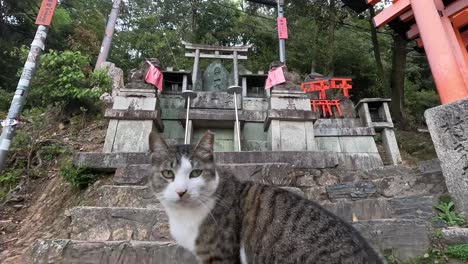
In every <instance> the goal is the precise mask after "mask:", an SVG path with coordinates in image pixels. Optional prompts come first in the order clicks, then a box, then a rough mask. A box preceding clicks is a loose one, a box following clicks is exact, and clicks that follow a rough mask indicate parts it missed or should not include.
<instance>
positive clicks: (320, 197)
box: [301, 186, 328, 202]
mask: <svg viewBox="0 0 468 264" xmlns="http://www.w3.org/2000/svg"><path fill="white" fill-rule="evenodd" d="M301 189H302V190H303V191H304V194H305V196H306V197H307V199H309V200H312V201H315V202H321V201H325V200H327V199H328V197H327V191H326V190H325V187H323V186H318V187H306V188H301Z"/></svg>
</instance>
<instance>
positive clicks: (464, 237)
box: [441, 227, 468, 245]
mask: <svg viewBox="0 0 468 264" xmlns="http://www.w3.org/2000/svg"><path fill="white" fill-rule="evenodd" d="M441 233H442V239H443V241H444V242H445V243H447V244H448V245H460V244H468V228H461V227H452V228H444V229H442V230H441Z"/></svg>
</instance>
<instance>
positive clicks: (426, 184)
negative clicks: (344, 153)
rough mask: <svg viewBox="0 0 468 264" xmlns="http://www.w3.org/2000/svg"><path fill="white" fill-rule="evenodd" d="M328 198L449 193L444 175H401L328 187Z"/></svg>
mask: <svg viewBox="0 0 468 264" xmlns="http://www.w3.org/2000/svg"><path fill="white" fill-rule="evenodd" d="M326 193H327V195H328V198H329V199H331V200H334V199H350V200H358V199H366V198H371V197H374V198H378V197H387V198H399V197H408V196H415V195H440V194H444V193H447V186H446V185H445V179H444V176H443V175H442V174H431V175H425V174H417V173H416V174H401V175H396V176H387V177H383V178H378V179H369V180H361V181H355V182H346V183H340V184H336V185H331V186H327V187H326Z"/></svg>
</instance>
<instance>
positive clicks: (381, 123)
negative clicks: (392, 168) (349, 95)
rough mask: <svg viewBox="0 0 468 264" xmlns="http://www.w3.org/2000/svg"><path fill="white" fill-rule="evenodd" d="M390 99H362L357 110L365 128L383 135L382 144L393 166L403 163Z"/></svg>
mask: <svg viewBox="0 0 468 264" xmlns="http://www.w3.org/2000/svg"><path fill="white" fill-rule="evenodd" d="M390 101H391V100H390V99H382V98H368V99H362V100H361V101H359V103H358V104H357V106H356V108H357V111H358V113H359V117H360V118H361V122H362V124H363V125H364V126H367V127H371V128H374V129H375V131H376V132H380V133H382V143H383V145H384V148H385V152H386V154H387V156H388V159H389V161H390V163H391V165H397V164H400V163H402V159H401V154H400V149H399V148H398V143H397V140H396V136H395V131H394V125H393V120H392V115H391V113H390V108H389V107H388V102H390Z"/></svg>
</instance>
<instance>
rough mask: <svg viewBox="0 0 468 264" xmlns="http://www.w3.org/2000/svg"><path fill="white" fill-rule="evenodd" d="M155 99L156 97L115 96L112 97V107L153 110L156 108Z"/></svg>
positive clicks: (117, 108) (156, 99)
mask: <svg viewBox="0 0 468 264" xmlns="http://www.w3.org/2000/svg"><path fill="white" fill-rule="evenodd" d="M157 101H158V98H144V97H122V96H117V97H115V98H114V105H113V107H112V109H116V110H147V111H154V110H156V103H157Z"/></svg>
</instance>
